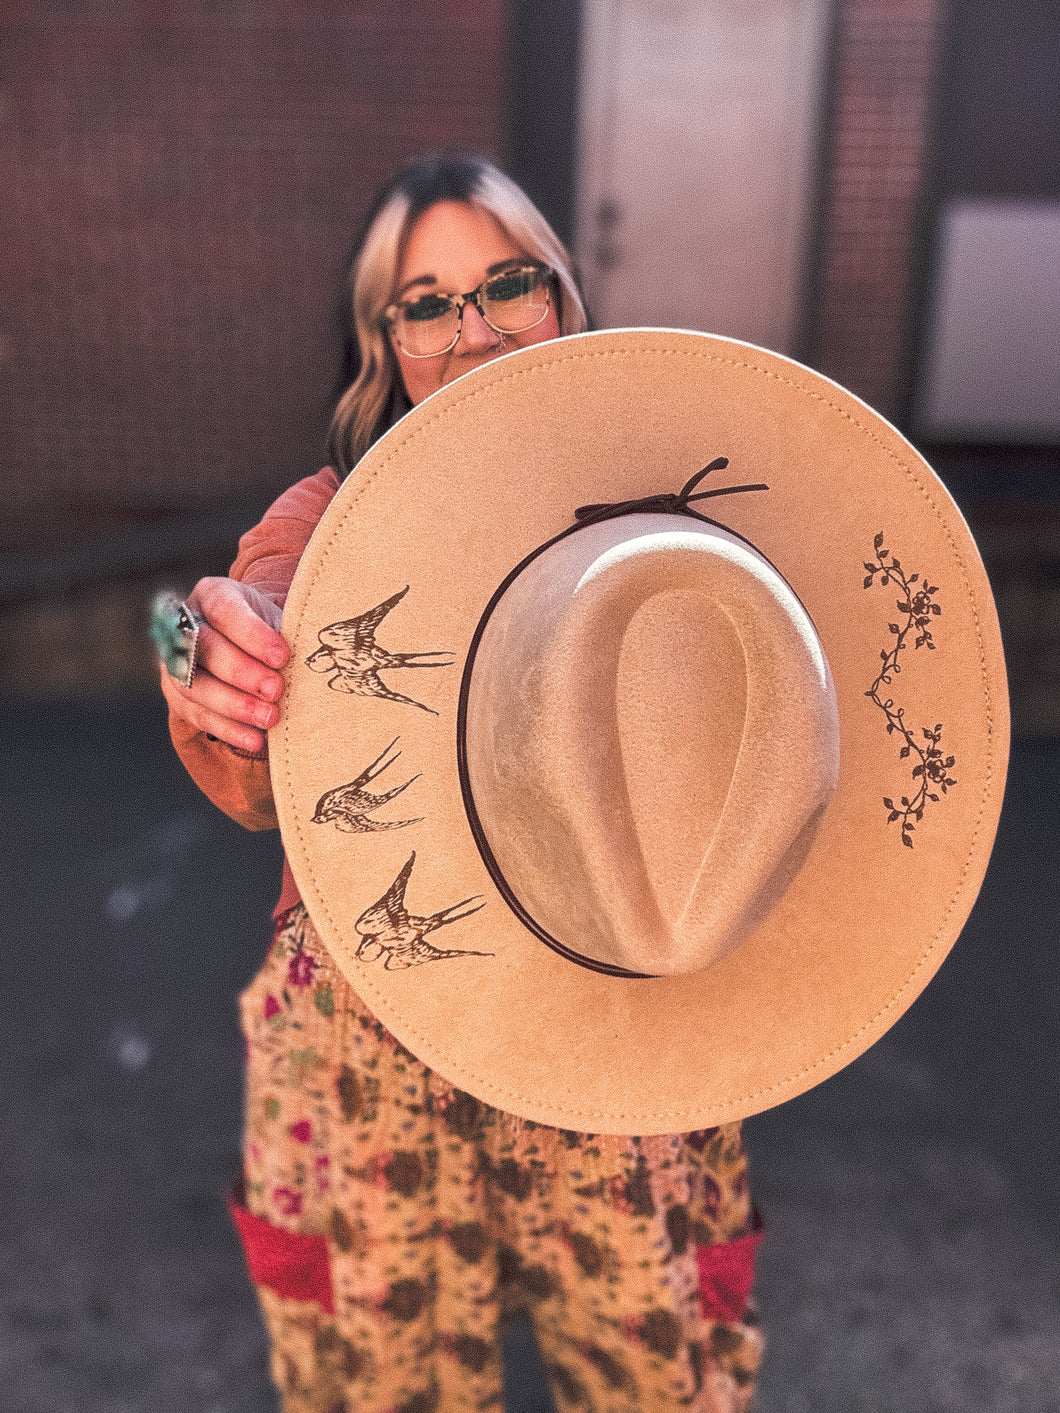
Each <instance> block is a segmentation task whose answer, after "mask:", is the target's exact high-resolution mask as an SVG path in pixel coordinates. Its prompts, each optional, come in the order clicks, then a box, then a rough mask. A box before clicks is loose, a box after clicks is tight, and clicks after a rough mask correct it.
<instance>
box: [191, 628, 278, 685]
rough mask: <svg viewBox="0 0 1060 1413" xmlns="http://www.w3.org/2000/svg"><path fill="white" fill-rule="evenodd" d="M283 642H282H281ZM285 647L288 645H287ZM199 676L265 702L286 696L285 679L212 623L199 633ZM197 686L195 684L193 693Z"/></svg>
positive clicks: (197, 674)
mask: <svg viewBox="0 0 1060 1413" xmlns="http://www.w3.org/2000/svg"><path fill="white" fill-rule="evenodd" d="M280 641H281V642H283V639H282V638H281V639H280ZM285 647H286V645H285ZM196 660H197V662H198V669H197V671H196V674H195V681H198V678H199V674H200V673H208V674H209V676H211V677H214V678H216V679H217V681H218V682H224V683H227V684H228V685H229V686H231V687H235V688H236V689H237V691H239V692H243V693H246V694H247V695H248V696H251V697H255V698H257V699H259V700H260V701H263V702H277V701H279V699H280V696H281V695H282V693H283V678H282V676H281V675H280V674H279V673H278V672H274V671H273V670H272V668H271V667H267V666H266V665H265V664H264V663H263V662H262V661H261V660H260V658H257V657H252V656H251V654H250V653H249V652H245V651H244V650H243V649H242V648H241V647H237V646H236V644H235V643H234V642H232V641H231V640H230V639H229V638H228V637H227V636H226V635H225V634H224V633H223V632H221V631H220V630H219V629H218V628H215V627H214V626H213V624H211V623H210V622H209V621H207V622H206V623H204V624H203V625H202V627H201V628H200V629H199V648H198V653H197V655H196ZM194 687H195V682H192V690H194Z"/></svg>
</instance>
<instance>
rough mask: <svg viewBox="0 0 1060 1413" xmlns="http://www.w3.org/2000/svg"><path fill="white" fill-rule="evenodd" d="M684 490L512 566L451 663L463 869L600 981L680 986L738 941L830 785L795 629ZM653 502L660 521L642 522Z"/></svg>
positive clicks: (819, 707)
mask: <svg viewBox="0 0 1060 1413" xmlns="http://www.w3.org/2000/svg"><path fill="white" fill-rule="evenodd" d="M725 465H726V462H725V460H724V458H721V459H719V461H718V462H716V463H712V465H711V467H709V468H707V469H708V470H713V469H715V468H716V467H719V466H720V467H724V466H725ZM702 474H704V473H700V476H701V475H702ZM699 479H700V477H699V476H697V477H695V478H693V480H692V481H690V482H689V484H688V486H687V487H686V488H685V493H683V498H682V497H669V498H666V497H660V498H649V499H646V500H643V501H638V502H635V503H633V505H632V506H620V507H615V508H614V509H615V510H618V511H621V512H624V513H621V514H619V515H617V516H616V517H614V518H610V517H609V518H603V516H602V514H601V512H603V511H604V510H606V509H609V508H608V507H599V508H597V511H598V513H597V515H596V516H595V517H594V519H593V521H592V523H589V524H586V525H585V526H584V527H582V528H579V529H577V530H576V531H575V532H574V533H573V534H571V533H565V534H562V535H561V536H559V537H558V538H557V539H556V540H555V541H553V542H551V543H550V544H549V545H547V546H545V547H543V548H542V549H541V550H538V551H536V552H535V553H534V554H533V555H531V556H530V557H529V559H528V560H527V561H526V562H524V564H522V565H520V566H519V568H518V570H517V571H516V572H515V573H514V574H513V575H509V577H508V579H507V580H506V581H505V584H504V586H503V587H502V590H501V591H500V592H499V593H498V594H497V595H495V596H494V599H493V601H492V602H491V604H490V606H489V607H488V609H487V612H486V614H485V616H484V619H483V622H482V623H481V625H480V627H479V630H478V632H477V633H476V636H475V639H474V641H473V644H472V649H471V652H470V653H469V655H468V662H467V667H466V668H465V680H464V688H465V691H464V701H463V709H462V712H461V719H460V726H459V737H460V745H461V748H462V755H463V762H464V798H465V805H466V806H467V809H468V815H469V819H470V821H471V825H472V828H473V830H474V831H475V834H476V839H477V840H478V843H479V847H480V850H481V851H482V855H483V858H484V860H485V862H486V864H487V866H488V867H489V868H490V871H491V873H492V875H493V878H494V881H495V882H496V884H497V886H498V888H499V889H500V890H501V892H502V894H503V895H504V897H505V898H506V900H507V901H508V903H509V905H510V906H511V907H512V908H513V910H514V911H515V912H516V914H517V916H519V917H520V918H521V919H522V921H523V922H524V924H525V925H526V926H527V927H529V928H531V929H532V930H533V931H534V932H535V933H536V934H537V936H539V937H540V938H541V939H542V941H545V942H547V943H548V944H549V945H550V946H552V947H554V948H555V949H556V950H558V951H560V952H561V953H562V954H563V955H565V956H567V957H569V958H571V960H575V961H579V962H581V963H582V964H583V965H587V966H591V967H594V968H595V969H597V970H601V971H606V972H609V973H610V974H611V975H623V974H625V975H631V976H641V977H644V976H653V975H663V974H679V973H684V972H693V971H698V970H700V969H702V968H703V967H706V966H709V965H710V964H711V963H712V962H716V961H718V960H720V959H721V958H722V957H724V956H725V955H726V954H727V953H729V952H731V951H732V950H733V949H734V948H735V947H737V946H739V944H740V943H741V942H742V941H743V940H744V939H745V938H746V937H747V936H748V935H749V934H750V933H751V932H752V931H753V930H754V929H755V928H756V927H757V926H758V924H759V923H760V922H761V921H762V920H763V919H764V918H765V916H766V915H767V914H768V913H769V911H770V910H771V908H772V906H773V904H774V903H775V902H776V900H777V899H778V898H779V896H780V895H781V894H782V893H783V891H784V889H785V888H786V887H787V885H788V883H789V882H790V880H791V878H792V877H793V876H794V874H795V873H796V871H797V870H798V867H799V865H800V864H801V862H802V860H803V858H804V857H805V855H806V852H807V850H808V848H809V845H810V843H811V841H812V838H813V835H814V833H815V832H816V828H817V823H818V820H819V818H820V815H821V811H822V810H823V809H824V807H825V806H826V805H827V803H828V801H829V799H830V798H831V795H832V791H833V789H834V788H835V783H836V780H837V778H838V771H839V720H838V715H837V712H836V704H835V692H834V688H833V685H832V679H831V674H830V672H829V669H828V662H827V658H826V657H825V654H824V650H823V649H822V647H821V643H820V640H819V639H818V637H817V633H816V630H815V629H814V626H813V623H812V622H811V620H810V617H809V615H808V613H807V612H806V610H805V608H804V607H803V606H802V604H801V603H800V602H799V600H798V597H797V596H796V594H795V593H794V591H793V590H792V589H791V587H790V585H789V584H788V583H787V582H786V581H785V580H784V578H783V576H782V575H781V574H780V573H779V572H778V571H777V570H776V569H775V568H774V567H773V565H771V564H770V563H769V561H768V560H767V559H765V557H764V556H763V555H761V554H759V553H758V551H757V550H755V549H754V548H753V546H751V545H749V544H747V543H746V542H744V541H742V540H740V539H739V538H738V537H736V536H735V535H732V534H730V533H729V532H727V531H726V530H724V529H723V528H722V527H720V526H719V525H717V524H715V523H714V522H712V521H709V520H705V519H703V518H700V517H699V516H698V515H693V514H691V513H689V511H688V508H687V502H688V499H689V498H690V497H689V495H688V494H687V493H688V492H689V490H690V488H691V487H693V486H694V485H696V484H697V483H698V481H699ZM728 489H730V490H732V489H751V488H744V487H733V488H728ZM753 489H762V490H765V489H767V488H766V487H764V486H762V487H754V488H753ZM667 500H670V501H673V502H675V503H674V504H673V506H672V510H673V511H675V512H681V513H669V514H666V513H658V512H656V513H652V512H651V510H650V507H651V505H652V504H653V503H655V504H658V503H659V502H660V501H662V503H663V505H664V506H665V507H666V508H667V509H670V507H669V506H666V501H667ZM641 505H645V506H648V507H649V510H648V511H647V512H645V511H642V510H640V509H639V507H640V506H641Z"/></svg>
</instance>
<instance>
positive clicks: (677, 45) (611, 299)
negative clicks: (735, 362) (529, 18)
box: [576, 0, 831, 352]
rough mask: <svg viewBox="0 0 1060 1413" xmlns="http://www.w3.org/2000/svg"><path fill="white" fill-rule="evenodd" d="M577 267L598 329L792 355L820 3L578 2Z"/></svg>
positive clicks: (825, 15)
mask: <svg viewBox="0 0 1060 1413" xmlns="http://www.w3.org/2000/svg"><path fill="white" fill-rule="evenodd" d="M583 5H584V9H583V16H584V18H583V47H582V73H581V85H580V91H581V99H580V114H579V168H580V170H579V182H578V188H579V193H580V199H579V210H578V222H577V226H578V230H577V241H576V244H577V252H578V259H579V263H580V266H581V270H582V274H583V278H584V279H585V283H586V289H587V293H588V297H589V301H590V306H591V309H592V312H593V315H594V317H595V320H596V322H597V324H598V325H600V326H602V327H621V326H624V325H656V326H660V325H661V326H676V327H681V328H691V329H701V330H704V331H707V332H710V333H720V334H728V335H731V336H734V337H737V338H743V339H747V340H749V341H751V342H753V343H758V344H764V345H766V346H767V347H769V348H774V349H778V350H780V351H781V352H790V351H791V349H792V347H793V344H794V341H795V338H796V335H797V329H796V322H797V319H798V313H799V299H800V285H801V277H802V270H803V265H804V247H805V240H806V230H807V218H808V213H809V207H810V201H811V185H812V179H813V169H814V158H815V153H816V146H817V127H818V111H819V106H820V96H821V90H822V78H823V68H824V59H825V50H826V44H827V36H828V31H829V22H830V11H831V4H830V0H583Z"/></svg>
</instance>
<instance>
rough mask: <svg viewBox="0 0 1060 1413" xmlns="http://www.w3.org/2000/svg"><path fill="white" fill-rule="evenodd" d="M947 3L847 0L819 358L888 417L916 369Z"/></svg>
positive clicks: (840, 12)
mask: <svg viewBox="0 0 1060 1413" xmlns="http://www.w3.org/2000/svg"><path fill="white" fill-rule="evenodd" d="M943 9H944V5H943V0H838V5H837V14H836V34H835V56H834V75H833V90H832V95H831V100H832V108H831V115H830V127H829V131H828V135H827V141H826V145H825V153H824V161H823V194H822V206H821V229H820V233H819V244H818V252H817V261H816V276H815V280H814V291H813V299H812V303H811V315H810V320H809V324H810V328H809V356H810V359H811V361H812V362H813V364H814V366H815V367H817V368H819V369H820V370H821V372H823V373H826V374H828V376H829V377H833V378H835V379H836V380H837V381H838V382H840V383H843V384H844V385H845V386H846V387H849V388H851V389H852V390H853V391H854V392H856V393H858V394H859V395H860V396H861V397H863V398H865V400H866V401H867V402H869V403H870V404H871V405H872V406H874V407H876V408H878V409H879V410H880V411H881V412H883V413H885V414H886V415H889V416H895V415H896V414H898V413H899V412H900V410H901V403H902V399H903V394H904V385H905V379H906V376H907V368H906V365H907V361H908V337H909V329H910V320H911V317H912V312H913V311H912V309H911V307H910V306H911V304H912V303H914V302H915V295H916V291H915V289H914V287H913V285H912V280H913V279H914V277H915V271H916V267H917V249H916V245H917V234H918V218H919V210H920V202H921V199H922V192H923V185H924V176H925V167H926V156H927V136H928V129H929V127H930V123H931V119H932V104H933V101H934V93H935V88H936V84H937V66H938V62H939V56H940V48H941V45H940V42H939V41H940V37H941V25H942V19H943Z"/></svg>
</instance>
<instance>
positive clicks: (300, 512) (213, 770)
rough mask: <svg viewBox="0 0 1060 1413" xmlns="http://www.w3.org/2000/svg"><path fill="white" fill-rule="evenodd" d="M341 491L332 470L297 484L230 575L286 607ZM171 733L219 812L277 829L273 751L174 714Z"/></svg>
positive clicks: (247, 542)
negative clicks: (235, 743) (240, 746)
mask: <svg viewBox="0 0 1060 1413" xmlns="http://www.w3.org/2000/svg"><path fill="white" fill-rule="evenodd" d="M338 488H339V478H338V476H337V474H336V473H335V472H334V471H333V470H332V468H331V467H330V466H325V467H324V469H323V470H322V471H318V472H317V473H316V475H315V476H307V477H306V478H305V480H302V481H299V482H298V483H297V484H296V485H293V486H292V487H291V488H290V490H287V491H284V493H283V495H282V496H280V498H279V499H278V500H276V501H275V502H274V503H273V504H272V505H271V506H270V507H269V509H268V510H267V511H266V512H265V515H264V517H263V518H262V520H261V522H260V524H258V525H255V526H254V528H253V530H248V531H247V533H246V534H245V535H244V536H243V537H242V539H241V540H240V541H239V552H238V554H237V555H236V559H235V563H234V564H233V565H232V568H231V570H230V571H229V572H230V575H231V577H232V578H233V579H238V580H239V581H240V582H241V583H244V584H253V586H254V587H255V588H256V589H259V590H260V591H261V592H262V593H263V594H266V595H267V596H268V597H269V598H270V599H272V601H273V603H274V604H276V605H277V607H279V608H282V607H283V605H284V603H285V601H286V599H287V591H288V589H289V588H290V587H291V580H292V579H293V578H294V571H295V570H296V569H297V567H298V561H299V560H300V559H301V557H302V555H303V553H304V552H305V548H306V545H308V543H309V540H310V537H311V536H312V534H313V531H314V530H315V529H316V527H317V524H318V523H319V521H320V518H321V516H322V515H323V514H324V511H325V510H326V509H327V508H328V505H329V504H330V503H331V500H332V498H333V497H334V495H335V493H336V491H337V490H338ZM169 734H170V736H171V738H172V740H173V745H174V747H175V748H176V752H177V755H178V756H179V757H180V759H181V760H182V761H183V763H184V767H185V769H186V770H187V771H188V774H189V775H190V776H191V778H192V779H193V780H194V781H195V783H196V785H198V787H199V789H200V790H201V791H202V792H203V794H204V795H206V796H207V797H208V798H209V799H210V800H212V801H213V803H214V804H215V805H216V806H217V807H218V809H221V810H224V812H225V814H227V815H229V816H230V817H231V818H232V819H234V820H236V822H237V823H239V824H242V825H243V826H244V827H245V828H246V829H276V828H277V827H278V821H277V819H276V807H275V805H274V804H273V799H272V782H271V781H270V779H269V758H268V752H267V750H263V751H261V752H260V753H258V754H255V755H249V754H246V753H244V752H242V751H237V750H235V749H234V748H233V747H231V746H226V745H225V744H224V742H222V741H217V740H214V739H213V738H212V737H210V736H208V735H206V733H205V732H204V731H197V730H196V729H195V728H194V727H193V726H189V725H188V724H187V723H186V722H184V721H182V720H181V719H180V718H179V717H176V716H174V715H173V714H172V712H171V713H170V717H169Z"/></svg>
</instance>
